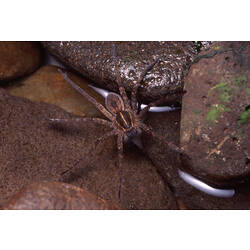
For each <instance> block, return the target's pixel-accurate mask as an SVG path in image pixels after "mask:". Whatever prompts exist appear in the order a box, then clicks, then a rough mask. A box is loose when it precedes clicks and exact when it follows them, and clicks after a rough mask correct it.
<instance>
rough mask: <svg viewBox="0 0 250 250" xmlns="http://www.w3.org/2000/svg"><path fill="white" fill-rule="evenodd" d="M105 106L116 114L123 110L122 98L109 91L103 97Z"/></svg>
mask: <svg viewBox="0 0 250 250" xmlns="http://www.w3.org/2000/svg"><path fill="white" fill-rule="evenodd" d="M105 105H106V108H107V109H108V110H109V111H110V112H111V113H112V114H117V113H119V112H121V111H122V110H124V103H123V100H122V98H121V97H120V96H119V95H118V94H116V93H112V92H111V93H109V94H108V96H107V97H106V99H105Z"/></svg>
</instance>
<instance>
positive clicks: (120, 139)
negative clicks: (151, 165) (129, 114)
mask: <svg viewBox="0 0 250 250" xmlns="http://www.w3.org/2000/svg"><path fill="white" fill-rule="evenodd" d="M117 147H118V164H119V176H120V179H119V189H118V199H119V200H120V198H121V191H122V184H123V169H122V160H123V135H122V134H118V138H117Z"/></svg>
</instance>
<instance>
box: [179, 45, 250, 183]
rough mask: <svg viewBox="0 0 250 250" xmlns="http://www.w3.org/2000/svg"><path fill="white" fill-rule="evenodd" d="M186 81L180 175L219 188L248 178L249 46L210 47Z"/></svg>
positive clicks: (194, 66) (249, 170)
mask: <svg viewBox="0 0 250 250" xmlns="http://www.w3.org/2000/svg"><path fill="white" fill-rule="evenodd" d="M195 61H196V63H195V64H193V65H192V67H191V69H190V72H189V74H188V76H187V78H186V79H185V90H186V91H187V93H186V94H185V95H184V97H183V108H182V125H181V146H182V147H183V148H184V150H185V151H186V152H187V153H188V154H189V155H190V157H191V158H192V159H191V160H188V161H185V164H184V170H185V171H189V172H190V173H191V174H193V175H195V176H197V177H199V178H200V179H203V180H205V181H206V182H208V183H210V184H213V185H218V186H222V185H224V186H232V185H234V184H236V183H241V182H244V181H246V180H248V179H249V177H250V147H249V145H250V133H249V131H250V126H249V125H250V123H249V112H250V107H249V105H250V84H249V79H250V42H220V43H215V44H213V46H212V47H211V48H210V50H208V51H205V52H202V53H201V54H200V55H199V57H198V58H197V59H196V60H195Z"/></svg>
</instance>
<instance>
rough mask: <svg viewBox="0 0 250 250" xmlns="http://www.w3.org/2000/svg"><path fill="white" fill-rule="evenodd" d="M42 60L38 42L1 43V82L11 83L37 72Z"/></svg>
mask: <svg viewBox="0 0 250 250" xmlns="http://www.w3.org/2000/svg"><path fill="white" fill-rule="evenodd" d="M40 60H41V48H40V46H39V43H36V42H0V82H1V81H9V80H13V79H16V78H19V77H21V76H25V75H28V74H30V73H32V72H33V71H35V70H36V69H37V68H38V67H39V65H40Z"/></svg>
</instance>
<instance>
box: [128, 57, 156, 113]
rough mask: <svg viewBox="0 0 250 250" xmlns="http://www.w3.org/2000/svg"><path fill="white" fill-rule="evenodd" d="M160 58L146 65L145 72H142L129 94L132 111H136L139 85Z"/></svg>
mask: <svg viewBox="0 0 250 250" xmlns="http://www.w3.org/2000/svg"><path fill="white" fill-rule="evenodd" d="M159 60H160V58H157V59H156V60H155V61H154V62H153V63H151V64H150V65H148V66H147V67H146V68H145V70H144V71H143V72H142V74H141V76H140V78H139V79H138V81H137V83H136V84H135V85H134V86H133V89H132V92H131V107H132V109H133V110H134V111H137V110H138V107H137V91H138V88H139V87H140V84H141V82H142V80H143V78H144V77H145V76H146V74H147V73H148V72H149V71H150V70H151V69H152V68H153V67H154V66H155V64H156V63H158V62H159Z"/></svg>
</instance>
